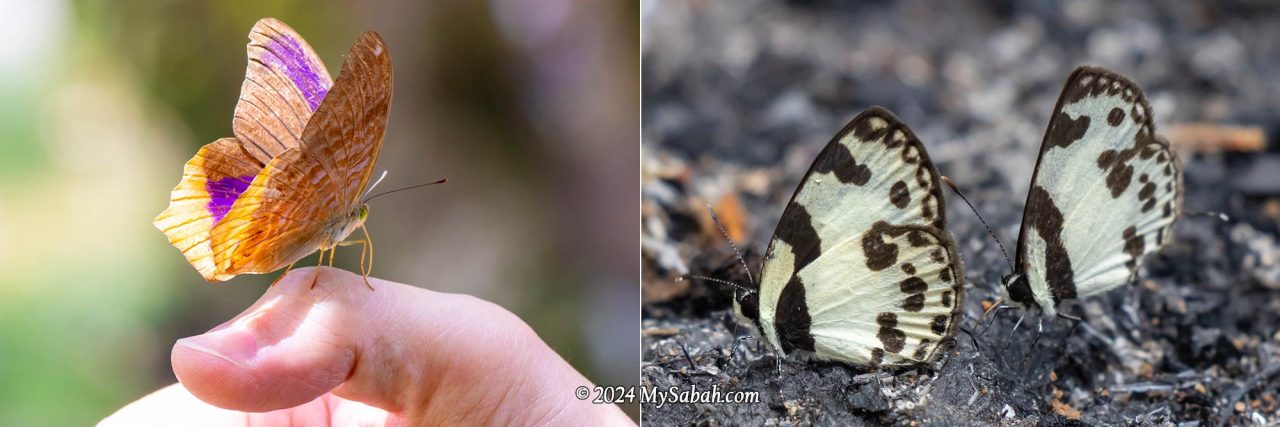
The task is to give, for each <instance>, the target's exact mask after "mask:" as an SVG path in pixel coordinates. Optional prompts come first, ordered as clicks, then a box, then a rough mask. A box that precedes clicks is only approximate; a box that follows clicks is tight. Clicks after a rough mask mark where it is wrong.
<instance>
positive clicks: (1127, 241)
mask: <svg viewBox="0 0 1280 427" xmlns="http://www.w3.org/2000/svg"><path fill="white" fill-rule="evenodd" d="M1121 237H1122V238H1123V239H1124V252H1125V253H1127V254H1129V256H1130V257H1131V258H1129V260H1128V261H1125V262H1124V265H1125V266H1127V267H1129V269H1130V270H1132V269H1134V268H1135V267H1137V266H1138V259H1139V258H1141V257H1142V251H1143V249H1144V246H1145V245H1146V244H1145V242H1143V237H1142V236H1141V235H1138V229H1137V227H1134V226H1132V225H1131V226H1129V228H1126V229H1124V233H1123V234H1122V235H1121Z"/></svg>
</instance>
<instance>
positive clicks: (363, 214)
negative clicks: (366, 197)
mask: <svg viewBox="0 0 1280 427" xmlns="http://www.w3.org/2000/svg"><path fill="white" fill-rule="evenodd" d="M356 217H357V218H358V219H359V220H360V222H364V220H365V219H366V218H369V205H360V210H359V213H357V214H356Z"/></svg>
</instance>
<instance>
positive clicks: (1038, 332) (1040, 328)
mask: <svg viewBox="0 0 1280 427" xmlns="http://www.w3.org/2000/svg"><path fill="white" fill-rule="evenodd" d="M1043 334H1044V316H1040V321H1039V322H1038V323H1037V324H1036V337H1035V338H1032V339H1031V346H1030V347H1027V354H1026V355H1023V356H1022V360H1023V361H1024V362H1025V361H1026V360H1027V358H1028V357H1031V351H1032V350H1035V349H1036V343H1038V342H1040V335H1043Z"/></svg>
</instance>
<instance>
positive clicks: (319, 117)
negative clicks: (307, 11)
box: [302, 32, 392, 210]
mask: <svg viewBox="0 0 1280 427" xmlns="http://www.w3.org/2000/svg"><path fill="white" fill-rule="evenodd" d="M338 83H339V84H337V85H334V87H333V90H332V91H330V92H329V97H332V98H334V99H333V102H329V100H328V99H327V98H326V100H325V103H324V106H323V107H322V108H321V109H320V110H317V111H316V115H315V116H313V117H312V119H311V123H309V124H308V125H307V129H306V130H305V131H304V132H303V137H302V139H303V140H304V141H306V143H305V147H304V148H305V149H306V151H307V152H308V153H309V154H310V155H311V157H312V158H315V159H319V160H321V161H322V163H324V165H325V167H326V170H328V171H329V172H330V173H331V174H333V175H334V176H333V178H332V182H333V183H335V184H337V185H338V186H339V187H340V188H339V191H340V193H341V198H340V199H339V200H340V201H341V203H342V206H344V208H345V209H346V210H351V209H353V208H355V207H356V205H357V204H358V203H359V198H360V195H361V192H362V191H363V190H364V188H365V186H367V185H368V184H369V178H370V177H371V176H372V175H373V164H374V162H375V161H376V160H377V159H378V152H379V151H380V150H381V149H382V136H383V134H385V133H386V130H387V112H388V111H389V109H390V107H391V86H392V80H391V56H390V55H389V54H387V50H386V46H385V45H384V44H383V41H382V37H381V36H379V35H378V33H374V32H367V33H364V34H363V35H361V36H360V40H358V41H356V44H355V46H352V47H351V53H349V54H348V55H347V60H346V62H344V63H343V64H342V71H341V73H339V74H338Z"/></svg>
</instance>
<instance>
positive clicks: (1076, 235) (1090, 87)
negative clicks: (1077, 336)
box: [1018, 67, 1181, 313]
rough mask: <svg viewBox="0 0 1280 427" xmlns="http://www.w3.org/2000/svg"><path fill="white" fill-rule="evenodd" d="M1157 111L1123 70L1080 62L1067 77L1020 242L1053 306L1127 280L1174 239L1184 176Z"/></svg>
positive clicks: (1039, 292)
mask: <svg viewBox="0 0 1280 427" xmlns="http://www.w3.org/2000/svg"><path fill="white" fill-rule="evenodd" d="M1151 116H1152V112H1151V106H1150V105H1148V104H1147V101H1146V98H1145V96H1144V95H1143V94H1142V91H1141V90H1140V89H1139V88H1138V87H1137V86H1136V85H1135V84H1133V82H1131V81H1129V80H1128V79H1126V78H1124V77H1122V76H1120V75H1117V74H1115V73H1112V72H1110V71H1107V70H1103V69H1099V68H1093V67H1080V68H1077V69H1076V71H1075V72H1073V73H1072V74H1071V76H1070V77H1069V78H1068V79H1067V83H1066V86H1065V87H1064V88H1063V91H1062V95H1061V96H1060V97H1059V100H1058V104H1057V106H1056V107H1055V108H1054V112H1053V116H1052V117H1051V119H1050V124H1049V127H1048V130H1047V131H1046V134H1045V138H1044V142H1043V143H1042V144H1041V148H1040V156H1039V160H1037V164H1036V169H1035V173H1034V176H1033V178H1032V182H1031V189H1030V191H1029V193H1028V196H1027V205H1026V208H1025V212H1024V214H1023V224H1022V232H1021V236H1020V238H1019V239H1018V242H1019V244H1018V260H1019V265H1022V266H1025V267H1024V268H1025V271H1024V274H1026V276H1027V280H1028V283H1029V284H1030V288H1031V291H1032V292H1033V293H1034V296H1035V299H1036V302H1037V304H1038V305H1040V306H1041V307H1044V308H1045V309H1046V311H1047V312H1049V313H1052V312H1053V310H1054V306H1055V305H1056V304H1057V303H1059V302H1060V301H1062V300H1065V299H1070V298H1078V297H1085V296H1089V295H1093V294H1097V293H1100V292H1103V291H1106V290H1108V289H1111V288H1114V287H1116V286H1120V285H1123V284H1125V283H1128V282H1129V281H1130V280H1131V279H1132V277H1133V275H1134V272H1135V271H1136V269H1137V266H1138V264H1140V263H1141V261H1142V259H1143V258H1144V257H1145V256H1146V255H1147V254H1149V253H1151V252H1154V251H1155V250H1157V249H1159V247H1160V246H1161V245H1162V244H1163V243H1164V242H1165V241H1167V240H1168V239H1169V237H1170V233H1171V232H1172V226H1173V222H1174V220H1175V218H1176V217H1177V215H1178V212H1179V208H1180V206H1179V204H1180V197H1179V194H1181V181H1180V176H1181V174H1180V171H1179V170H1178V164H1177V161H1176V159H1175V157H1174V155H1173V152H1172V151H1170V149H1169V144H1168V143H1167V142H1166V141H1164V140H1163V139H1161V138H1159V137H1157V136H1156V135H1155V126H1154V124H1153V122H1152V117H1151Z"/></svg>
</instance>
